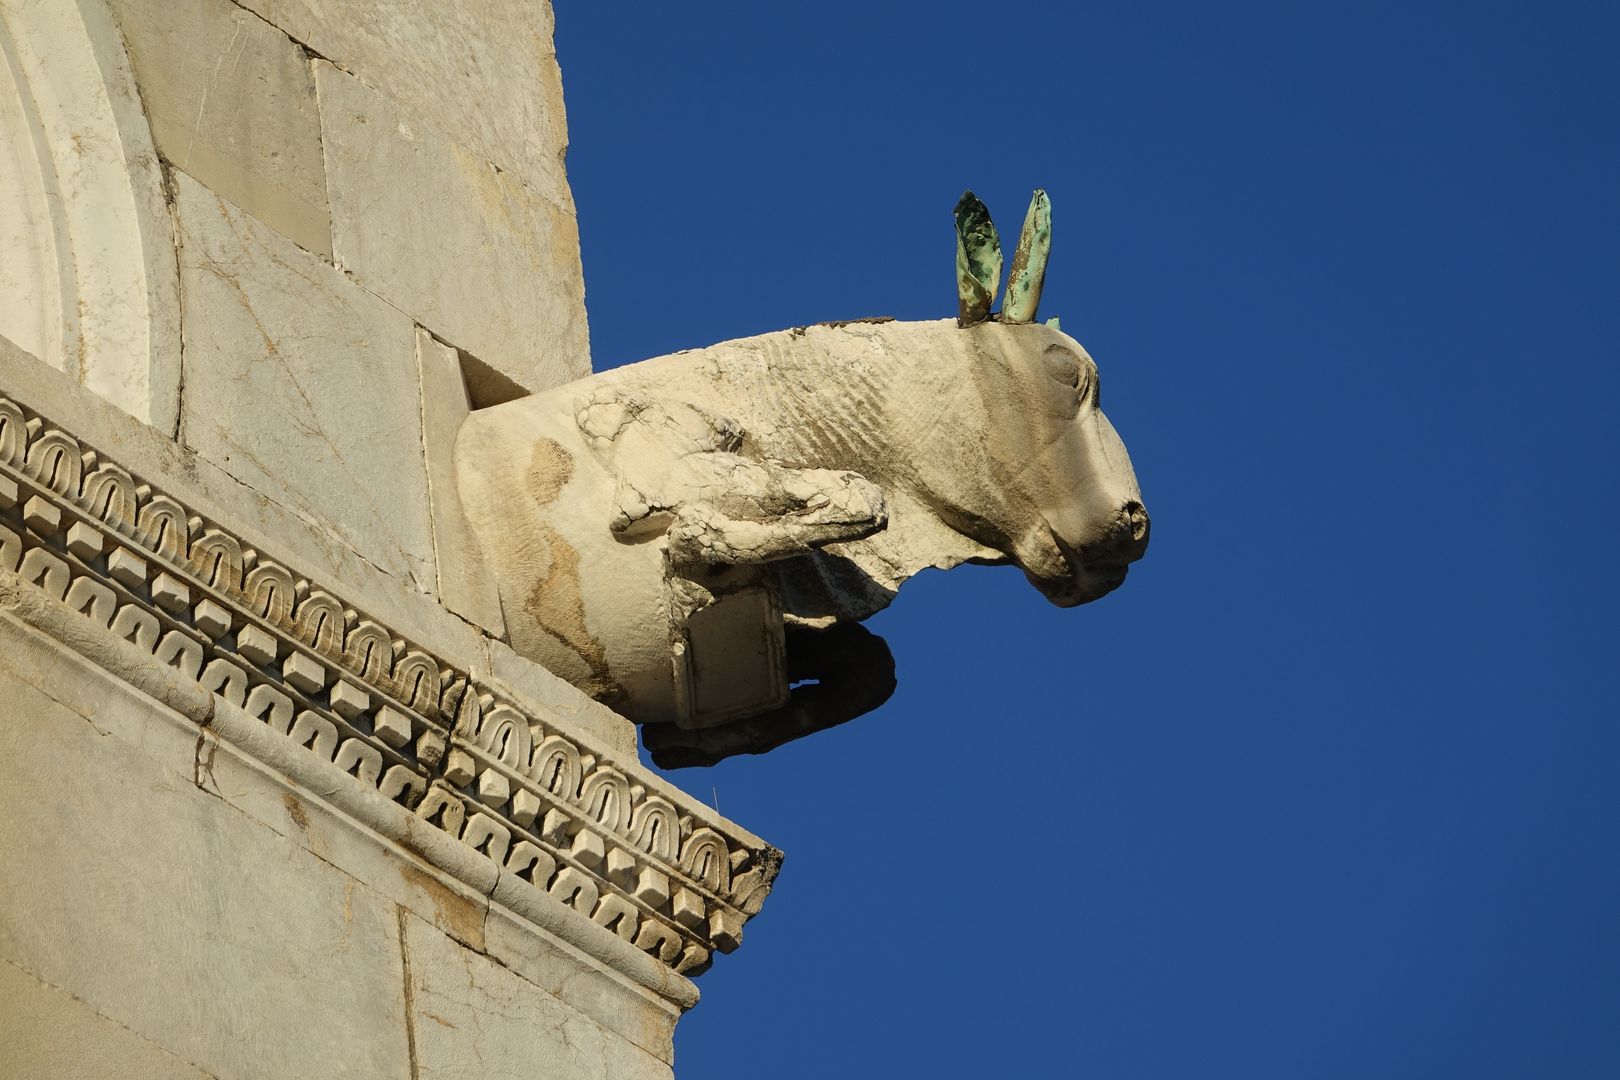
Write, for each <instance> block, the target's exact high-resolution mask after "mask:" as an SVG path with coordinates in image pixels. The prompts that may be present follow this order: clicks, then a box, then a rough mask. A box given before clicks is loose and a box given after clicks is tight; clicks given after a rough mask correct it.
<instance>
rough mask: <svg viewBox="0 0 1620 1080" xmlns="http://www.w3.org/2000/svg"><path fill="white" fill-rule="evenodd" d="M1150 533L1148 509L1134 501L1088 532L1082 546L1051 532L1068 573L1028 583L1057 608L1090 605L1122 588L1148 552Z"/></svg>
mask: <svg viewBox="0 0 1620 1080" xmlns="http://www.w3.org/2000/svg"><path fill="white" fill-rule="evenodd" d="M1150 530H1151V522H1150V521H1149V519H1148V512H1147V509H1146V508H1145V507H1144V506H1143V505H1142V504H1141V503H1140V502H1138V501H1136V500H1134V499H1132V500H1131V501H1129V502H1126V503H1124V504H1122V505H1121V506H1120V507H1119V508H1118V509H1116V510H1115V511H1114V513H1113V514H1112V515H1110V516H1109V517H1108V518H1107V519H1105V520H1104V521H1103V522H1102V523H1101V524H1100V525H1099V526H1094V527H1093V528H1092V529H1090V530H1088V532H1087V535H1086V537H1085V539H1084V540H1083V541H1081V542H1078V543H1075V542H1071V541H1070V540H1067V539H1065V538H1064V537H1063V535H1062V533H1061V531H1060V530H1057V529H1053V530H1052V532H1051V540H1052V543H1053V544H1054V545H1055V546H1056V547H1057V550H1058V551H1059V552H1061V553H1062V556H1063V562H1064V564H1065V565H1066V567H1067V571H1068V572H1067V573H1066V574H1064V575H1062V576H1055V575H1054V576H1052V577H1044V576H1036V575H1034V574H1030V575H1029V578H1030V581H1031V582H1032V583H1034V585H1035V587H1036V588H1037V589H1039V590H1040V591H1041V594H1042V595H1043V596H1045V597H1046V598H1047V599H1048V600H1050V601H1052V603H1054V604H1056V605H1058V606H1059V607H1075V606H1076V605H1079V604H1087V603H1090V602H1091V601H1093V600H1096V599H1099V598H1101V597H1103V596H1106V595H1108V594H1109V593H1111V592H1113V591H1114V590H1115V589H1117V588H1119V587H1120V586H1121V585H1122V584H1124V582H1125V575H1126V573H1127V572H1128V571H1129V569H1130V564H1131V563H1133V562H1135V561H1136V560H1137V559H1140V558H1141V557H1142V556H1143V554H1144V553H1146V551H1147V546H1148V533H1149V532H1150Z"/></svg>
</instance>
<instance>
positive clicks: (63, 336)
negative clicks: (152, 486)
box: [0, 0, 180, 432]
mask: <svg viewBox="0 0 1620 1080" xmlns="http://www.w3.org/2000/svg"><path fill="white" fill-rule="evenodd" d="M0 251H4V252H5V258H4V259H0V335H3V336H5V337H7V338H9V339H11V340H12V341H13V342H15V343H16V344H17V345H20V346H21V347H22V348H23V349H25V350H26V351H27V352H29V353H32V354H33V355H34V356H37V357H39V358H40V359H41V360H44V361H45V362H47V363H49V364H50V365H51V366H53V367H55V368H58V369H60V370H62V371H64V372H66V373H67V374H68V375H69V376H71V377H73V378H74V379H75V380H77V381H78V382H80V383H81V384H83V385H84V386H86V387H88V388H89V389H90V390H92V391H94V392H95V393H96V394H99V395H100V396H101V397H103V398H105V399H107V400H108V401H111V402H112V403H114V404H115V405H117V406H119V407H120V408H122V409H124V410H125V411H126V412H128V413H130V414H131V415H133V416H135V417H137V418H139V419H141V420H144V421H146V422H147V423H149V424H152V425H153V426H155V427H157V428H159V429H161V430H163V431H167V432H172V431H173V430H174V427H175V422H176V418H177V416H178V412H179V389H180V314H179V313H180V308H179V299H178V298H179V286H178V277H177V270H176V265H175V249H174V238H173V223H172V221H171V219H170V217H169V212H168V208H167V206H166V204H165V202H164V198H163V182H162V173H161V171H160V167H159V165H158V157H157V153H156V150H155V149H154V147H153V144H152V135H151V130H150V128H149V126H148V124H147V119H146V115H145V113H144V111H143V110H142V107H141V101H140V96H139V94H138V93H137V90H136V85H135V77H134V74H133V72H132V71H131V69H130V65H129V59H128V56H127V55H126V53H125V51H124V44H123V38H122V36H121V35H120V34H119V31H118V27H117V25H116V23H115V22H114V21H113V18H112V15H111V13H110V12H109V11H108V9H107V6H106V3H105V0H0Z"/></svg>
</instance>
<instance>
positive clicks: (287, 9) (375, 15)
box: [240, 0, 573, 209]
mask: <svg viewBox="0 0 1620 1080" xmlns="http://www.w3.org/2000/svg"><path fill="white" fill-rule="evenodd" d="M240 3H241V4H242V6H243V7H245V8H248V9H250V10H252V11H256V12H258V13H259V14H260V15H261V16H263V17H264V18H265V19H268V20H269V21H270V22H272V23H274V24H275V25H277V26H279V27H280V28H281V29H283V30H285V31H286V32H287V33H288V34H290V35H292V37H294V38H295V39H297V40H298V41H301V42H303V43H304V44H306V45H308V46H309V47H310V48H312V49H314V50H315V51H316V52H318V53H320V54H321V55H322V56H324V57H326V58H327V59H328V60H330V61H332V63H334V64H336V65H337V66H338V67H340V68H342V69H343V70H344V71H348V72H352V73H353V74H354V75H355V76H357V77H358V78H359V79H360V80H361V81H362V82H364V83H365V84H366V85H367V86H373V87H376V88H377V90H378V91H380V92H381V93H382V94H383V95H384V96H385V97H387V98H389V99H391V100H393V101H395V102H398V103H399V105H400V106H401V108H402V109H403V110H404V111H405V112H406V113H407V114H409V115H410V116H413V117H415V118H417V119H420V120H422V121H424V122H426V123H427V124H429V125H431V126H432V127H434V128H437V129H438V130H439V131H441V132H443V133H444V134H446V135H449V136H451V137H452V138H454V139H455V140H456V141H457V142H459V143H461V145H463V146H465V147H466V148H467V149H468V150H470V151H471V152H472V153H473V154H474V155H476V156H478V157H480V158H483V159H484V160H486V161H492V162H494V163H495V164H497V165H499V166H500V167H501V168H503V169H505V170H506V171H507V172H509V173H511V174H513V175H514V176H516V177H517V178H518V179H519V180H520V181H522V183H523V184H524V185H526V186H527V187H529V188H532V189H533V190H535V191H536V192H539V193H540V194H541V195H543V196H545V197H546V198H549V199H551V200H552V201H554V202H557V203H560V204H562V205H563V206H565V207H568V208H570V209H571V208H572V205H573V204H572V201H571V199H570V198H569V196H568V183H567V180H566V179H565V178H564V175H563V154H564V151H565V150H566V148H567V145H568V122H567V118H566V116H565V114H564V112H563V91H562V72H561V70H560V69H559V68H558V66H557V58H556V56H555V55H554V53H553V51H552V42H551V37H552V13H551V4H550V3H548V2H546V0H478V2H477V3H468V2H465V0H464V2H461V3H446V2H445V0H344V2H343V3H341V4H335V3H331V2H330V0H240Z"/></svg>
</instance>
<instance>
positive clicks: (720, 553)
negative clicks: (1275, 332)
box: [456, 191, 1148, 766]
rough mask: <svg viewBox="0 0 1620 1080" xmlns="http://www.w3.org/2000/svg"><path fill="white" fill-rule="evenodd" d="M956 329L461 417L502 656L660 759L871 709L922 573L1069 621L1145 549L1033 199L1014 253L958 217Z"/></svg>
mask: <svg viewBox="0 0 1620 1080" xmlns="http://www.w3.org/2000/svg"><path fill="white" fill-rule="evenodd" d="M956 228H957V241H958V243H957V284H958V299H959V311H958V317H957V319H956V320H954V321H951V320H940V321H937V322H896V321H894V320H893V319H887V318H883V319H865V320H856V321H855V322H853V323H829V324H823V325H820V326H812V327H798V328H796V329H793V330H785V331H780V332H778V333H774V334H764V335H761V336H759V337H755V338H747V339H744V340H739V341H731V342H725V343H722V344H719V345H714V346H710V347H709V348H706V349H695V350H689V351H686V352H683V353H678V354H675V355H673V356H665V357H659V358H657V359H653V360H647V361H644V362H642V363H639V364H632V365H629V366H627V367H622V368H618V369H616V370H613V371H608V372H603V373H600V374H597V375H593V376H590V377H589V378H587V379H584V380H581V381H579V382H575V383H571V384H569V385H567V386H562V387H557V388H555V389H552V390H548V391H545V392H543V393H540V394H536V395H534V396H532V397H526V398H521V399H519V400H516V401H512V402H508V403H505V404H501V405H496V406H494V407H492V408H488V409H482V410H479V411H476V412H474V413H473V414H472V415H471V417H469V419H468V420H467V421H466V423H465V424H464V425H463V427H462V430H461V433H460V436H459V438H458V442H457V448H456V458H457V476H458V484H459V489H460V495H461V500H462V503H463V507H464V509H465V511H466V515H467V519H468V521H469V523H470V524H471V526H472V528H473V531H474V533H475V534H476V535H477V537H478V540H479V542H480V545H481V546H482V548H483V552H484V555H485V560H486V563H487V564H488V566H489V567H490V570H491V572H492V574H493V576H494V578H495V581H496V586H497V589H498V591H499V593H500V597H501V607H502V613H503V616H504V618H505V623H506V627H507V633H508V638H509V640H510V641H511V644H512V646H513V648H515V649H516V650H517V651H518V652H520V653H522V654H524V655H526V656H528V657H530V658H531V659H533V660H535V661H537V662H539V663H541V664H544V665H545V666H546V667H548V668H550V669H551V670H552V671H554V672H556V673H557V674H559V675H561V676H563V677H564V678H566V679H568V680H570V681H571V682H573V683H574V684H575V685H576V686H578V687H579V688H580V689H582V690H584V691H585V692H586V693H589V694H591V695H593V696H595V697H597V698H598V699H600V700H602V701H604V702H606V703H608V704H610V705H612V706H613V707H614V708H616V709H618V710H619V711H621V712H622V713H624V714H625V715H626V716H628V717H630V718H631V719H632V720H634V721H636V722H637V723H639V724H641V725H642V739H643V741H644V742H645V743H646V745H647V746H648V748H649V749H650V750H651V752H652V755H653V760H654V761H656V762H657V763H658V764H660V765H664V766H679V765H694V764H708V763H712V762H714V761H716V760H719V759H720V758H723V757H726V756H728V755H731V754H738V753H760V752H763V751H766V750H769V749H772V748H774V747H776V746H779V745H781V744H782V743H784V742H786V741H788V740H790V739H793V738H797V737H799V736H802V735H806V734H809V733H811V732H814V731H818V730H821V729H823V728H826V727H829V726H831V725H833V724H838V723H842V722H843V721H845V720H849V719H851V718H853V717H855V716H858V715H860V714H862V713H865V712H868V711H870V710H871V709H874V708H876V707H877V706H879V705H881V704H882V703H883V702H884V701H885V700H886V699H887V698H888V697H889V695H890V693H891V692H892V691H893V689H894V686H895V679H894V662H893V659H892V657H891V656H890V653H889V650H888V647H887V646H886V645H885V644H884V642H883V640H882V639H881V638H879V637H877V636H876V635H875V634H872V633H871V632H869V631H867V630H866V629H865V628H864V627H862V626H861V625H860V623H861V620H863V619H866V618H867V617H869V616H871V615H873V614H874V613H876V612H877V611H879V610H881V609H882V608H884V607H886V606H887V605H888V603H889V602H890V600H891V599H892V598H893V597H894V595H895V593H896V591H897V590H898V589H899V587H900V586H901V584H903V583H904V582H905V581H906V580H907V579H908V578H910V577H912V576H913V575H915V574H917V573H918V572H920V571H921V570H923V569H925V568H928V567H937V568H940V569H950V568H951V567H954V566H958V565H961V564H962V563H965V562H975V563H1007V564H1012V565H1015V566H1017V567H1019V568H1020V569H1021V570H1023V571H1024V574H1025V576H1026V577H1028V579H1029V581H1030V582H1031V584H1033V585H1034V586H1035V587H1036V588H1037V589H1039V590H1040V591H1041V593H1042V594H1044V595H1045V596H1046V597H1047V598H1048V599H1049V600H1051V601H1052V602H1053V603H1055V604H1058V605H1060V606H1063V607H1070V606H1073V605H1076V604H1083V603H1087V602H1090V601H1092V600H1095V599H1097V598H1099V597H1101V596H1103V595H1104V594H1106V593H1108V592H1109V591H1111V590H1112V589H1114V588H1115V587H1117V586H1118V585H1119V584H1121V583H1122V582H1123V581H1124V580H1125V574H1126V569H1127V567H1128V566H1129V564H1130V563H1132V562H1134V561H1135V560H1136V559H1139V558H1140V557H1141V556H1142V554H1143V552H1144V551H1145V550H1146V547H1147V538H1148V517H1147V512H1146V510H1145V509H1144V508H1143V506H1142V500H1141V493H1140V491H1139V490H1138V488H1137V482H1136V477H1135V474H1134V472H1133V471H1132V468H1131V463H1130V458H1129V457H1128V455H1127V454H1126V452H1125V446H1124V444H1123V443H1122V442H1121V441H1120V438H1119V436H1118V435H1117V434H1116V433H1115V432H1114V429H1113V427H1112V426H1111V425H1110V424H1109V422H1108V419H1107V418H1106V417H1105V416H1104V415H1103V413H1102V410H1101V409H1100V408H1099V406H1098V390H1097V384H1098V379H1097V366H1096V364H1095V363H1093V361H1092V359H1091V357H1090V356H1089V355H1088V354H1087V353H1086V350H1085V349H1084V348H1083V347H1081V345H1080V343H1079V342H1077V341H1075V340H1074V339H1073V338H1071V337H1069V336H1067V335H1066V334H1064V333H1063V332H1062V331H1061V330H1060V329H1058V327H1057V324H1056V320H1052V321H1051V322H1049V323H1047V324H1045V325H1042V324H1038V323H1036V322H1035V321H1034V320H1035V313H1036V308H1037V307H1038V305H1039V303H1040V297H1041V286H1042V282H1043V279H1044V275H1045V270H1046V262H1047V255H1048V252H1049V250H1050V243H1051V205H1050V203H1049V202H1048V200H1047V198H1046V193H1045V192H1042V191H1037V192H1036V193H1035V198H1034V200H1033V201H1032V203H1031V205H1030V209H1029V213H1028V215H1027V217H1026V220H1025V223H1024V228H1023V231H1022V235H1021V238H1020V242H1019V246H1018V249H1017V251H1016V253H1015V255H1014V258H1013V261H1012V265H1011V268H1010V272H1009V275H1008V283H1007V297H1006V301H1005V303H1004V304H1003V307H1002V309H1001V311H1000V312H999V313H998V314H992V313H991V310H990V309H991V306H992V304H993V303H994V301H995V297H996V294H997V292H998V291H999V289H1000V280H1001V270H1002V259H1001V244H1000V240H999V238H998V237H997V235H996V230H995V226H994V225H993V224H992V223H991V220H990V215H989V212H988V211H987V210H986V209H985V207H984V204H983V203H981V202H980V201H979V200H978V199H977V198H975V197H973V195H972V194H971V193H968V194H966V195H964V196H963V198H962V201H961V202H960V203H959V204H958V206H957V208H956Z"/></svg>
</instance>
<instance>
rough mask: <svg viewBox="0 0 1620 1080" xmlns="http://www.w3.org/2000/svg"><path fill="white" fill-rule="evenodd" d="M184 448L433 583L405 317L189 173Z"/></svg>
mask: <svg viewBox="0 0 1620 1080" xmlns="http://www.w3.org/2000/svg"><path fill="white" fill-rule="evenodd" d="M174 180H175V193H176V209H177V214H178V219H179V227H180V241H181V250H180V288H181V296H182V302H183V306H184V310H185V319H184V325H183V331H182V332H183V342H184V350H185V351H184V366H185V375H186V379H185V392H184V396H183V398H182V401H181V426H180V433H181V441H182V442H184V443H185V444H186V445H187V446H190V447H192V448H193V449H195V450H196V451H197V452H198V453H200V454H201V455H202V456H203V457H205V458H208V459H209V460H211V461H213V462H214V463H216V464H217V465H219V466H220V467H221V468H223V469H224V470H225V471H226V472H228V473H230V474H231V475H232V476H234V477H236V479H238V480H240V481H241V482H242V483H244V484H246V485H248V486H249V487H251V488H254V489H255V490H257V491H260V492H263V493H264V494H265V495H267V496H268V497H270V498H272V499H274V500H276V501H277V502H280V503H283V504H285V505H288V506H292V507H294V508H295V509H297V510H298V511H300V512H301V513H304V514H307V515H310V516H312V517H314V518H316V519H317V520H319V521H321V522H322V523H324V524H326V525H327V526H328V527H329V528H330V529H331V530H332V531H333V532H334V533H336V534H337V535H338V536H339V537H341V538H342V539H343V540H344V542H346V543H347V544H349V545H350V546H351V547H353V548H354V549H355V550H356V551H357V552H359V553H360V554H361V555H362V556H364V557H365V558H366V559H369V560H370V561H371V562H373V563H376V564H377V565H378V566H379V567H381V568H382V569H383V570H385V571H387V572H389V573H391V574H394V575H396V576H398V577H401V578H406V579H409V580H410V581H412V582H413V583H414V586H415V587H416V588H417V589H418V590H420V591H423V592H427V591H430V590H431V589H432V588H433V585H434V573H433V539H432V535H431V531H430V527H429V524H428V505H427V473H426V466H425V464H424V462H423V457H422V435H421V424H422V407H421V401H420V391H419V385H418V382H417V378H418V374H417V364H416V332H415V328H414V327H413V326H412V325H411V321H410V320H409V319H408V318H406V317H405V316H403V315H401V314H400V313H399V312H398V311H396V310H394V309H393V308H391V307H389V306H388V305H387V304H385V303H383V302H382V301H381V300H378V299H377V298H376V297H375V296H373V295H371V294H370V293H368V292H366V291H365V290H364V289H361V288H359V287H357V286H356V285H355V284H354V283H353V282H351V281H349V280H348V279H347V278H346V277H345V276H344V275H343V274H342V273H341V272H340V271H338V270H336V269H334V268H333V267H332V266H330V265H328V264H326V263H324V262H321V261H320V260H318V259H316V258H315V257H314V256H312V255H310V254H309V253H308V252H306V251H303V250H301V249H300V248H298V247H297V246H296V245H294V244H293V243H291V242H290V241H289V240H287V239H286V238H285V237H283V236H281V235H280V234H279V233H277V232H275V231H274V230H272V229H270V228H269V227H267V226H265V225H264V224H262V223H260V222H258V221H256V220H255V219H254V218H252V217H250V216H249V215H247V214H245V213H243V212H242V211H241V210H240V209H238V208H237V207H235V206H232V205H231V204H230V203H229V202H227V201H225V200H224V199H221V198H220V197H219V196H218V195H216V194H214V193H213V192H211V191H209V190H208V189H207V188H205V187H203V186H202V185H200V184H198V183H197V182H196V181H194V180H192V179H191V178H190V177H188V176H186V175H185V174H183V173H181V174H177V175H176V176H175V178H174Z"/></svg>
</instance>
